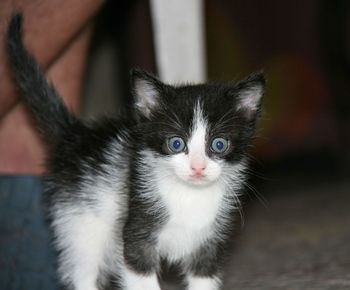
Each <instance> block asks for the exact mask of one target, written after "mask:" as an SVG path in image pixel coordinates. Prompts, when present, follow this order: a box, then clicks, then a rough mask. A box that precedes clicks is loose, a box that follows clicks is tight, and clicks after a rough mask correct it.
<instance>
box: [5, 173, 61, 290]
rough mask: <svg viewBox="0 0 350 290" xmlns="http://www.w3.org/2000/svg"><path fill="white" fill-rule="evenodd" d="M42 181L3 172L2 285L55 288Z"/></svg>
mask: <svg viewBox="0 0 350 290" xmlns="http://www.w3.org/2000/svg"><path fill="white" fill-rule="evenodd" d="M42 192H43V188H42V181H41V179H40V177H34V176H0V289H3V290H56V289H58V287H57V283H56V276H55V271H54V252H53V250H52V248H51V247H50V242H49V233H48V228H47V224H46V222H45V218H44V214H43V205H42Z"/></svg>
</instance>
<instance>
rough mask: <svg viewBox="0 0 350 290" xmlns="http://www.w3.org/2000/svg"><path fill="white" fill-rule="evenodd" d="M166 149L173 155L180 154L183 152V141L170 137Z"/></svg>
mask: <svg viewBox="0 0 350 290" xmlns="http://www.w3.org/2000/svg"><path fill="white" fill-rule="evenodd" d="M168 148H169V150H170V151H171V152H173V153H180V152H182V151H184V150H185V148H186V145H185V141H184V140H183V139H182V138H181V137H171V138H169V139H168Z"/></svg>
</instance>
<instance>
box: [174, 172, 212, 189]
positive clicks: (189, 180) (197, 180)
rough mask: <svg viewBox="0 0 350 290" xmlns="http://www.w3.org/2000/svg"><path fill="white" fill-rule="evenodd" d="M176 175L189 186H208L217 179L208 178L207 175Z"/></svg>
mask: <svg viewBox="0 0 350 290" xmlns="http://www.w3.org/2000/svg"><path fill="white" fill-rule="evenodd" d="M177 177H178V178H179V179H180V180H181V181H182V182H184V183H186V184H187V185H189V186H192V187H193V186H198V187H203V186H209V185H212V184H214V183H216V182H217V181H218V178H214V179H213V178H209V177H207V176H201V177H197V176H191V175H188V176H179V175H177Z"/></svg>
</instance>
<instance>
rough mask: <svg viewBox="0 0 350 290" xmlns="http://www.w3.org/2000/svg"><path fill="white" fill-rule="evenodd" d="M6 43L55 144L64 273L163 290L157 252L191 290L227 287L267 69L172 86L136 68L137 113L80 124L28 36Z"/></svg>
mask: <svg viewBox="0 0 350 290" xmlns="http://www.w3.org/2000/svg"><path fill="white" fill-rule="evenodd" d="M21 27H22V17H21V16H20V15H16V16H14V17H13V19H12V21H11V23H10V27H9V31H8V34H7V45H8V50H9V55H10V60H11V63H12V65H13V68H14V75H15V77H16V80H17V83H18V85H19V87H20V89H21V92H22V100H23V101H24V102H25V103H26V104H27V105H28V107H29V108H30V109H31V111H32V113H33V115H34V117H35V118H36V122H37V125H38V127H39V129H40V131H41V133H42V136H43V138H44V140H46V142H47V144H48V145H49V149H50V150H49V157H48V160H47V166H48V169H49V174H48V176H47V177H46V179H45V185H46V193H45V195H46V197H47V199H48V204H49V214H50V218H51V226H52V229H53V233H54V243H55V246H56V248H57V250H58V252H59V267H58V273H59V276H60V279H61V281H62V283H63V284H64V285H65V286H66V287H68V288H69V289H75V290H96V289H102V288H103V287H104V286H105V285H106V283H107V280H108V279H109V278H110V277H114V279H116V280H117V281H119V286H120V287H121V289H125V290H139V289H140V290H141V289H143V290H157V289H160V286H159V284H158V279H157V274H159V272H160V264H161V261H163V260H165V261H167V262H168V263H170V264H172V263H176V264H177V265H179V266H180V267H181V269H182V270H183V273H184V280H185V283H186V285H187V286H186V287H187V289H189V290H216V289H220V287H221V279H222V273H221V265H222V259H223V255H224V253H225V250H224V249H225V245H226V243H227V240H228V237H229V236H230V232H231V228H232V221H233V219H234V215H235V213H236V212H237V211H238V203H237V201H238V197H239V194H240V192H241V190H242V187H243V183H244V180H245V176H246V174H245V171H246V168H247V158H246V154H245V152H246V150H247V147H248V146H249V145H250V143H251V140H252V138H253V135H254V132H255V126H256V120H257V118H258V116H259V113H260V109H261V99H262V95H263V91H264V86H265V80H264V77H263V75H262V74H261V73H256V74H252V75H251V76H249V77H248V78H247V79H245V80H243V81H241V82H239V83H237V84H235V85H233V84H201V85H183V86H171V85H167V84H164V83H162V82H160V81H159V80H158V79H157V78H156V77H154V76H152V75H150V74H148V73H146V72H144V71H141V70H134V71H133V72H132V76H131V82H132V88H133V96H134V98H135V117H131V116H130V117H129V118H126V119H122V118H120V119H105V120H101V121H99V122H90V123H83V122H82V121H81V120H79V119H78V118H77V117H76V116H74V115H72V114H71V113H70V112H69V110H68V109H67V108H66V107H65V105H64V104H63V101H62V99H61V98H60V97H59V96H58V94H57V92H56V91H55V89H54V88H53V86H52V85H51V84H49V83H48V82H47V80H46V78H45V76H44V73H43V72H42V70H41V69H40V68H39V66H38V64H37V63H36V61H35V60H34V58H33V57H32V56H31V55H30V54H29V53H28V51H27V50H26V48H25V47H24V45H23V43H22V36H21Z"/></svg>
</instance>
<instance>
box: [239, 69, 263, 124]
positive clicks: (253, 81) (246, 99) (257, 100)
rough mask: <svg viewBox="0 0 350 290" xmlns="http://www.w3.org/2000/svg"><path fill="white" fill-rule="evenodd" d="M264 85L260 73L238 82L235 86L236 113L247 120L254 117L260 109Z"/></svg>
mask: <svg viewBox="0 0 350 290" xmlns="http://www.w3.org/2000/svg"><path fill="white" fill-rule="evenodd" d="M265 85H266V79H265V77H264V74H263V73H262V72H261V71H259V72H256V73H253V74H251V75H250V76H249V77H248V78H246V79H245V80H243V81H240V82H239V83H238V84H237V85H236V90H237V91H236V92H237V93H236V94H237V95H238V102H237V105H236V109H237V111H241V112H243V113H244V114H245V116H246V117H247V118H249V119H253V118H254V117H256V115H257V113H258V112H259V110H260V107H261V100H262V97H263V95H264V91H265Z"/></svg>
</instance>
